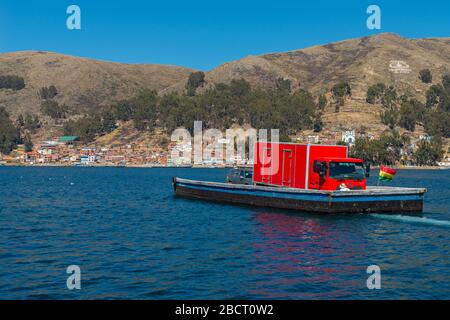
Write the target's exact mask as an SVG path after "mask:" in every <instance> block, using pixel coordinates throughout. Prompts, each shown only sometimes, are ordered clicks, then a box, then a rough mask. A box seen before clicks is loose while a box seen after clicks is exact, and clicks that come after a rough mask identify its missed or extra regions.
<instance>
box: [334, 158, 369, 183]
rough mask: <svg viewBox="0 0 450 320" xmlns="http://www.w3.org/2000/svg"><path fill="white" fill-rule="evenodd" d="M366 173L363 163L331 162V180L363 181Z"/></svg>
mask: <svg viewBox="0 0 450 320" xmlns="http://www.w3.org/2000/svg"><path fill="white" fill-rule="evenodd" d="M364 177H365V172H364V168H363V164H362V163H355V162H330V178H333V179H352V180H362V179H364Z"/></svg>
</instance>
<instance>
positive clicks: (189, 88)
mask: <svg viewBox="0 0 450 320" xmlns="http://www.w3.org/2000/svg"><path fill="white" fill-rule="evenodd" d="M204 83H205V73H204V72H202V71H197V72H192V73H191V74H190V75H189V79H188V81H187V83H186V92H187V95H188V96H195V92H196V90H197V88H198V87H200V86H202V85H203V84H204Z"/></svg>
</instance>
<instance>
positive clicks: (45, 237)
mask: <svg viewBox="0 0 450 320" xmlns="http://www.w3.org/2000/svg"><path fill="white" fill-rule="evenodd" d="M226 172H227V171H226V170H222V169H181V168H180V169H151V168H148V169H144V168H141V169H139V168H136V169H135V168H78V167H77V168H76V167H74V168H42V167H41V168H25V167H24V168H19V167H0V298H1V299H11V298H12V299H25V298H29V299H115V298H121V299H124V298H131V299H222V298H226V299H259V298H263V299H266V298H271V299H345V298H355V299H395V298H401V299H428V298H431V299H450V259H449V257H450V253H449V249H450V208H449V202H450V201H449V200H450V170H434V171H433V170H427V171H425V170H424V171H422V170H400V171H399V173H398V174H397V176H396V178H395V180H394V182H392V185H395V186H412V187H426V188H428V189H429V192H428V193H427V195H426V202H425V212H424V214H423V216H419V217H417V216H399V215H394V216H386V215H328V216H324V215H319V214H307V213H294V212H287V211H281V210H271V209H264V208H252V207H240V206H232V205H222V204H216V203H210V202H201V201H194V200H188V199H182V198H175V197H174V196H173V190H172V186H171V178H172V177H173V176H179V177H184V178H193V179H202V180H203V179H204V180H213V181H223V180H224V178H225V175H226ZM373 175H374V176H373V177H371V178H370V182H371V184H375V183H376V177H375V175H376V172H374V173H373ZM373 264H375V265H378V266H379V267H380V268H381V289H380V290H369V289H367V286H366V280H367V277H368V276H369V275H368V274H367V273H366V269H367V267H368V266H369V265H373ZM69 265H78V266H79V267H80V269H81V289H80V290H68V289H67V287H66V280H67V277H68V276H69V275H68V274H67V273H66V268H67V267H68V266H69Z"/></svg>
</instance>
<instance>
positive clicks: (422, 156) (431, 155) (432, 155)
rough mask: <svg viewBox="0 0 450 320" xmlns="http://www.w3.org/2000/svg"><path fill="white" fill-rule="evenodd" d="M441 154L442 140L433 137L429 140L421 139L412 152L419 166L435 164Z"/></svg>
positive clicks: (442, 153)
mask: <svg viewBox="0 0 450 320" xmlns="http://www.w3.org/2000/svg"><path fill="white" fill-rule="evenodd" d="M443 156H444V152H443V150H442V140H441V139H440V138H434V139H433V140H432V141H431V142H429V141H426V140H421V141H420V142H419V144H418V148H417V150H416V151H415V152H414V155H413V159H414V162H415V163H416V164H417V165H419V166H435V165H437V163H438V162H439V161H441V160H442V157H443Z"/></svg>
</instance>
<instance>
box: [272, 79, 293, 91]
mask: <svg viewBox="0 0 450 320" xmlns="http://www.w3.org/2000/svg"><path fill="white" fill-rule="evenodd" d="M275 89H276V90H277V91H279V92H283V93H291V80H289V79H284V78H278V79H277V81H276V82H275Z"/></svg>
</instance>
